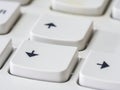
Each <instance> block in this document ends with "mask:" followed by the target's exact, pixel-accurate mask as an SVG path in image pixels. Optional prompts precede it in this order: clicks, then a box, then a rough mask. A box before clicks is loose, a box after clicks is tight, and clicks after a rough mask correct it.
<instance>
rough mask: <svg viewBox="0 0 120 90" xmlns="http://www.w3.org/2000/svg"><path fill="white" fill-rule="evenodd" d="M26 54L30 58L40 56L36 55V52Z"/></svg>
mask: <svg viewBox="0 0 120 90" xmlns="http://www.w3.org/2000/svg"><path fill="white" fill-rule="evenodd" d="M26 54H27V55H28V56H29V57H34V56H38V54H35V50H33V51H32V52H26Z"/></svg>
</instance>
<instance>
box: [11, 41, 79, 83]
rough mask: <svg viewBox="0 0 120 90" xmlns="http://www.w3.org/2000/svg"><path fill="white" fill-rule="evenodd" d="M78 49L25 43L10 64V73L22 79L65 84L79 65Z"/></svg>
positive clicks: (33, 42) (32, 42)
mask: <svg viewBox="0 0 120 90" xmlns="http://www.w3.org/2000/svg"><path fill="white" fill-rule="evenodd" d="M77 56H78V51H77V48H76V47H69V46H60V45H52V44H45V43H38V42H35V41H29V40H28V41H25V42H24V43H23V44H22V45H21V46H20V47H19V49H18V50H17V51H16V54H15V55H14V57H13V59H12V60H11V62H10V73H11V74H14V75H18V76H22V77H27V78H32V79H38V80H44V81H54V82H64V81H66V80H68V78H69V76H70V74H71V72H72V70H73V68H74V66H75V65H76V63H77Z"/></svg>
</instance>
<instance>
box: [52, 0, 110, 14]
mask: <svg viewBox="0 0 120 90" xmlns="http://www.w3.org/2000/svg"><path fill="white" fill-rule="evenodd" d="M51 2H52V5H51V6H52V9H53V10H56V11H62V12H66V13H73V14H83V15H102V14H103V12H104V11H105V8H106V6H107V4H108V2H109V0H51Z"/></svg>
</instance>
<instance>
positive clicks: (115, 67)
mask: <svg viewBox="0 0 120 90" xmlns="http://www.w3.org/2000/svg"><path fill="white" fill-rule="evenodd" d="M119 69H120V56H119V55H117V54H113V53H103V52H95V51H91V52H90V53H89V55H88V57H87V58H86V60H85V61H84V63H83V65H82V67H81V69H80V73H79V84H80V85H82V86H85V87H91V88H95V89H97V90H98V89H100V90H120V70H119Z"/></svg>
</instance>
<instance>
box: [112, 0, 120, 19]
mask: <svg viewBox="0 0 120 90" xmlns="http://www.w3.org/2000/svg"><path fill="white" fill-rule="evenodd" d="M112 17H113V18H115V19H119V20H120V0H116V1H115V4H114V5H113V8H112Z"/></svg>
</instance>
